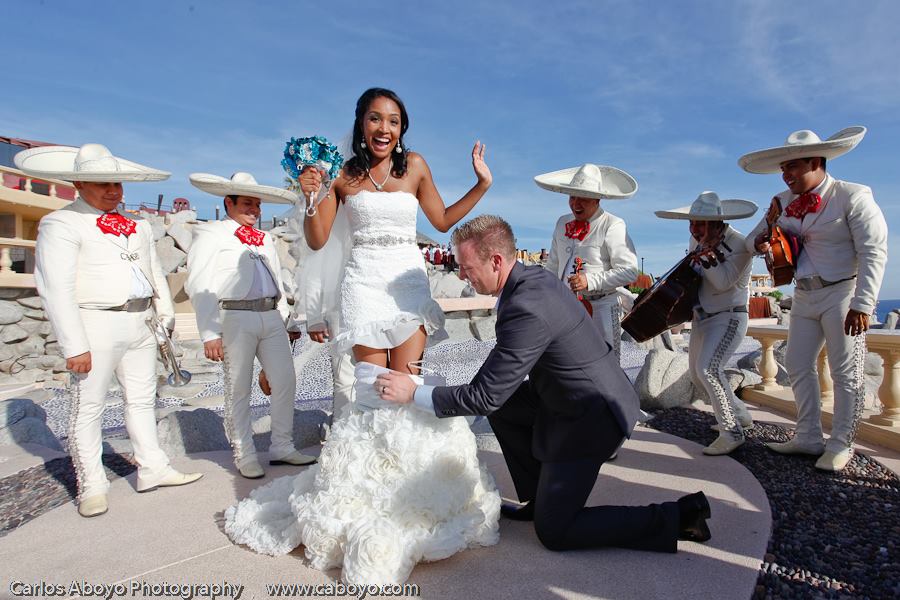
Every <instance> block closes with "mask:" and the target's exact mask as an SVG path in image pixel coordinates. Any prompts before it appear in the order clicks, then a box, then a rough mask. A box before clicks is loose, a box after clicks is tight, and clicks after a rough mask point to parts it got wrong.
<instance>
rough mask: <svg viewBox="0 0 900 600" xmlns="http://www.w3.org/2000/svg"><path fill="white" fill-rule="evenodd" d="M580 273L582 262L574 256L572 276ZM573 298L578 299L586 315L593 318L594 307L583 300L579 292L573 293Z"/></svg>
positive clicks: (582, 266)
mask: <svg viewBox="0 0 900 600" xmlns="http://www.w3.org/2000/svg"><path fill="white" fill-rule="evenodd" d="M582 271H584V261H583V260H582V259H581V257H580V256H576V257H575V261H574V262H573V263H572V275H578V274H579V273H581V272H582ZM575 297H576V298H578V300H579V301H580V302H581V304H582V305H583V306H584V309H585V310H586V311H587V312H588V315H590V316H591V317H593V316H594V307H593V306H591V303H590V301H588V300H585V299H584V296H582V295H581V292H575Z"/></svg>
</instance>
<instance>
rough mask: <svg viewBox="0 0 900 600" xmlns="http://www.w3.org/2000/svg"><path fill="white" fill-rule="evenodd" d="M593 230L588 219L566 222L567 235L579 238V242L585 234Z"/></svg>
mask: <svg viewBox="0 0 900 600" xmlns="http://www.w3.org/2000/svg"><path fill="white" fill-rule="evenodd" d="M590 230H591V224H590V223H588V222H587V221H579V220H577V219H576V220H574V221H569V222H568V223H566V237H567V238H572V239H575V240H578V241H579V242H580V241H582V240H583V239H584V236H586V235H587V234H588V232H589V231H590Z"/></svg>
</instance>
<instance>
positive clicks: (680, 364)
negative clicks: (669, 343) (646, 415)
mask: <svg viewBox="0 0 900 600" xmlns="http://www.w3.org/2000/svg"><path fill="white" fill-rule="evenodd" d="M634 387H635V389H636V390H637V393H638V396H639V397H640V400H641V408H642V409H644V410H657V409H664V408H672V407H674V406H685V405H687V404H690V402H691V400H692V399H693V398H694V386H693V383H691V376H690V373H689V372H688V355H687V353H686V352H672V351H671V350H665V349H658V348H654V349H652V350H650V352H649V353H648V354H647V358H646V359H645V360H644V366H643V367H641V370H640V372H639V373H638V375H637V378H636V379H635V381H634Z"/></svg>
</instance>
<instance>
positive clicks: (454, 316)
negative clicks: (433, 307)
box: [444, 310, 474, 342]
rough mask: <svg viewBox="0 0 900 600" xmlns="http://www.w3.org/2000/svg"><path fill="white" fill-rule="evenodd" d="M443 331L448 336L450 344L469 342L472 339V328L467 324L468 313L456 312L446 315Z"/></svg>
mask: <svg viewBox="0 0 900 600" xmlns="http://www.w3.org/2000/svg"><path fill="white" fill-rule="evenodd" d="M444 329H446V330H447V335H449V336H450V341H451V342H461V341H464V340H470V339H472V337H474V336H473V335H472V328H471V325H470V323H469V313H468V312H467V311H464V310H457V311H453V312H449V313H447V314H446V319H445V321H444Z"/></svg>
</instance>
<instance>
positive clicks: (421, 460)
mask: <svg viewBox="0 0 900 600" xmlns="http://www.w3.org/2000/svg"><path fill="white" fill-rule="evenodd" d="M408 127H409V121H408V117H407V113H406V108H405V107H404V105H403V102H402V101H401V100H400V98H399V97H398V96H397V95H396V94H395V93H394V92H392V91H390V90H386V89H382V88H372V89H370V90H367V91H366V92H365V93H363V95H362V96H361V97H360V98H359V100H358V101H357V104H356V120H355V122H354V126H353V136H352V150H353V153H354V156H353V157H352V158H350V159H349V160H348V161H347V163H346V165H345V166H344V168H343V169H342V171H341V173H340V175H339V176H338V177H337V178H336V179H335V181H334V183H333V185H332V186H331V187H330V189H329V191H328V193H327V195H326V196H325V197H324V198H323V199H322V201H321V203H320V204H319V207H318V211H317V212H316V214H315V215H313V216H311V217H310V216H307V217H306V219H305V222H304V232H305V234H306V240H307V244H308V245H309V246H310V248H312V249H313V250H319V249H321V248H322V247H323V246H325V243H326V242H327V241H328V239H329V236H330V235H332V234H333V233H334V234H336V235H344V234H343V233H342V232H343V231H344V230H345V229H346V230H347V233H346V239H342V240H341V241H342V243H343V244H344V246H345V247H346V248H347V252H346V255H347V256H346V258H345V264H344V266H343V271H342V272H343V277H342V278H340V289H339V291H338V293H337V294H336V295H337V296H338V298H339V314H340V324H339V332H338V333H336V335H335V336H334V337H333V338H332V339H331V342H330V343H332V344H334V345H335V346H336V347H337V348H338V349H339V350H341V349H350V348H352V352H353V355H354V358H355V359H356V361H357V365H358V366H357V377H358V380H357V385H356V396H357V402H356V403H355V404H354V407H355V408H354V409H353V410H351V411H349V412H348V413H345V415H344V416H342V418H340V419H338V420H337V421H336V422H335V423H334V426H333V428H332V430H331V433H330V435H329V437H328V441H327V443H326V444H325V446H324V447H323V449H322V454H321V457H320V460H319V464H317V465H315V466H313V467H311V468H309V469H307V470H306V471H304V472H303V473H301V474H300V475H298V476H296V477H283V478H280V479H276V480H274V481H272V482H271V483H269V484H267V485H265V486H263V487H261V488H259V489H257V490H255V491H254V492H252V493H251V495H250V497H249V498H247V499H245V500H243V501H241V502H240V503H239V504H238V505H236V506H234V507H231V508H229V509H228V510H227V511H226V513H225V516H226V525H225V530H226V533H228V535H229V536H230V537H231V539H232V540H233V541H234V542H236V543H240V544H246V545H248V546H250V547H251V548H252V549H254V550H256V551H257V552H260V553H264V554H272V555H278V554H285V553H287V552H290V551H291V550H292V549H293V548H296V547H297V546H299V545H303V546H304V547H305V554H306V557H307V558H308V559H309V561H310V564H311V566H312V567H313V568H316V569H320V570H325V569H329V568H333V567H338V566H342V567H343V571H342V579H343V580H344V581H345V582H347V583H357V584H361V583H372V584H379V583H381V584H384V583H400V582H403V581H405V580H406V579H407V577H408V576H409V573H410V572H411V571H412V568H413V567H414V566H415V564H416V563H417V562H419V561H433V560H439V559H442V558H446V557H448V556H450V555H452V554H454V553H456V552H458V551H460V550H463V549H464V548H467V547H473V546H487V545H491V544H495V543H497V541H498V539H499V535H498V525H497V520H498V518H499V509H500V498H499V495H498V494H497V491H496V487H495V484H494V481H493V479H492V477H491V476H490V474H489V473H488V472H487V470H486V469H485V468H484V467H483V466H481V465H480V464H479V462H478V457H477V450H476V446H475V438H474V436H473V435H472V433H471V430H470V429H469V427H468V423H467V422H466V421H465V420H464V419H459V418H455V419H438V418H437V417H435V416H434V415H430V414H427V413H425V412H423V411H420V410H416V409H415V408H408V407H405V406H403V407H397V406H383V405H381V404H380V403H381V401H380V400H379V399H378V398H377V394H376V393H375V390H374V388H373V387H372V381H373V380H374V376H375V374H377V372H378V371H380V370H383V369H385V368H390V369H393V370H395V371H401V372H404V373H408V374H409V375H410V377H414V378H415V377H417V375H416V374H415V371H416V368H415V365H416V364H419V363H420V362H421V358H422V356H423V353H424V349H425V342H426V336H427V335H431V334H440V333H444V332H443V321H444V316H443V312H442V311H441V309H440V307H439V306H438V305H437V303H436V302H435V301H434V300H433V299H432V298H431V292H430V288H429V284H428V276H427V274H426V271H425V264H424V260H423V258H422V254H421V252H419V249H418V247H417V245H416V215H417V213H418V208H419V207H421V208H422V212H423V213H424V214H425V216H426V217H427V218H428V220H429V221H430V222H431V224H432V225H433V226H434V227H435V228H436V229H438V230H439V231H442V232H446V231H448V230H449V229H450V228H451V227H453V226H454V225H455V224H456V223H457V222H459V221H460V220H461V219H462V218H463V217H465V216H466V214H467V213H468V212H469V211H470V210H471V209H472V208H473V207H474V206H475V204H476V203H477V202H478V201H479V200H480V199H481V198H482V196H484V194H485V192H486V191H487V189H488V188H489V187H490V185H491V181H492V179H491V172H490V170H489V169H488V167H487V165H486V164H485V162H484V145H483V144H481V143H480V142H476V144H475V147H474V148H473V149H472V166H473V169H474V171H475V175H476V178H477V182H476V184H475V185H474V186H473V187H472V189H470V190H469V191H468V192H467V193H466V194H465V195H464V196H463V197H462V198H461V199H460V200H458V201H457V202H455V203H454V204H452V205H451V206H449V207H445V205H444V203H443V201H442V199H441V197H440V194H439V193H438V191H437V189H436V187H435V185H434V181H433V180H432V177H431V171H430V170H429V168H428V165H427V164H426V162H425V159H424V158H422V156H421V155H419V154H417V153H415V152H410V151H409V149H408V148H407V147H406V144H405V143H404V140H403V135H404V134H405V133H406V130H407V128H408ZM299 183H300V186H301V189H302V190H303V193H304V195H305V196H307V197H309V195H310V194H315V193H318V192H319V190H320V189H321V186H322V177H321V175H320V173H319V172H318V171H317V170H315V169H307V170H305V171H304V172H303V173H302V174H301V175H300V178H299ZM341 212H343V213H344V214H343V215H341V214H340V213H341ZM342 219H343V220H342ZM336 222H337V223H338V224H339V225H340V224H341V223H344V226H343V227H341V226H338V227H335V224H336ZM329 268H334V269H339V268H340V266H339V265H335V266H333V267H331V266H330V265H329ZM310 337H312V338H313V339H314V340H316V341H318V342H323V341H325V339H326V338H327V337H328V332H311V333H310ZM362 372H365V375H366V377H363V376H362Z"/></svg>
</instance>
